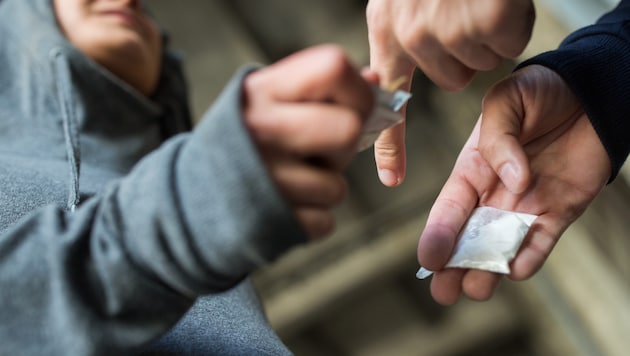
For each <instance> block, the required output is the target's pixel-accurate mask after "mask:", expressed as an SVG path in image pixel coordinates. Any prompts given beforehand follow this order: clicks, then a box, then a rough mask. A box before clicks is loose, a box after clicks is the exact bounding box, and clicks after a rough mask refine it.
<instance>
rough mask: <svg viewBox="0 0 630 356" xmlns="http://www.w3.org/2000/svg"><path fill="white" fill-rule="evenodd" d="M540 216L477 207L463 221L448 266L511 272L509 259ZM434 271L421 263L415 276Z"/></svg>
mask: <svg viewBox="0 0 630 356" xmlns="http://www.w3.org/2000/svg"><path fill="white" fill-rule="evenodd" d="M537 217H538V216H537V215H532V214H525V213H516V212H512V211H507V210H501V209H497V208H492V207H480V208H477V209H475V210H474V211H473V213H472V215H471V216H470V218H469V219H468V221H467V222H466V225H464V228H463V229H462V232H461V234H460V236H459V239H458V241H457V245H456V246H455V251H454V252H453V256H451V259H450V260H449V261H448V263H447V264H446V266H445V268H447V267H456V268H473V269H480V270H485V271H490V272H495V273H501V274H509V273H510V266H509V263H510V262H511V261H512V259H513V258H514V256H516V253H517V252H518V249H519V248H520V247H521V243H522V242H523V239H524V238H525V235H527V232H528V231H529V227H530V226H531V225H532V223H533V222H534V220H536V218H537ZM432 273H433V272H431V271H429V270H427V269H426V268H424V267H421V268H420V270H418V273H417V274H416V277H417V278H419V279H424V278H427V277H428V276H430V275H431V274H432Z"/></svg>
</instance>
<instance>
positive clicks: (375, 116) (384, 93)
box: [358, 86, 411, 151]
mask: <svg viewBox="0 0 630 356" xmlns="http://www.w3.org/2000/svg"><path fill="white" fill-rule="evenodd" d="M374 95H375V98H376V105H375V106H374V110H373V111H372V114H371V115H370V116H369V117H368V118H367V120H366V122H365V127H364V129H363V135H362V136H361V139H360V140H359V147H358V150H359V151H363V150H365V149H366V148H368V147H370V146H372V144H374V141H376V139H377V138H378V135H379V134H380V133H381V131H383V130H385V129H386V128H389V127H392V126H394V125H396V124H399V123H400V122H401V121H402V120H403V116H402V114H401V113H399V112H398V111H399V110H400V108H402V107H403V105H405V103H406V102H407V101H408V100H409V98H411V93H409V92H406V91H403V90H395V91H389V90H387V89H382V88H379V87H377V86H374Z"/></svg>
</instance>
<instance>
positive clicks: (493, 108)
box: [478, 77, 531, 194]
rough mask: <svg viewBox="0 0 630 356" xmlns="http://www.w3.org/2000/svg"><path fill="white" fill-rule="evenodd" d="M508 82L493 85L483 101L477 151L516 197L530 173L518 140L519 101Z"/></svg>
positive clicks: (520, 111)
mask: <svg viewBox="0 0 630 356" xmlns="http://www.w3.org/2000/svg"><path fill="white" fill-rule="evenodd" d="M510 78H511V77H509V78H507V79H505V80H503V81H501V82H499V83H497V84H495V85H494V86H493V87H492V88H490V90H489V91H488V93H487V94H486V96H485V97H484V99H483V108H482V114H481V129H480V132H479V144H478V148H479V152H480V153H481V156H482V157H483V158H484V159H485V160H486V161H487V162H488V164H489V165H490V166H491V167H492V169H493V170H494V172H495V173H496V174H497V176H498V177H499V178H500V179H501V181H502V182H503V184H504V185H505V187H506V188H507V189H508V190H509V191H511V192H512V193H515V194H519V193H522V192H524V191H525V189H527V187H528V186H529V183H530V180H531V172H530V168H529V160H528V158H527V154H526V153H525V150H524V149H523V145H522V143H521V140H520V137H521V133H522V123H523V120H524V118H525V111H524V110H525V108H524V105H523V99H522V96H521V94H520V92H519V90H518V87H517V86H516V85H515V82H514V81H513V80H511V79H510Z"/></svg>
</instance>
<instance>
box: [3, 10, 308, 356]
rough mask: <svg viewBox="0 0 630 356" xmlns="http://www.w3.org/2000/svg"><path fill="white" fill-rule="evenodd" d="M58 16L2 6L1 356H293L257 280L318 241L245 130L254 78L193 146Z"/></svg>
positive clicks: (184, 112)
mask: <svg viewBox="0 0 630 356" xmlns="http://www.w3.org/2000/svg"><path fill="white" fill-rule="evenodd" d="M163 62H164V68H163V70H162V75H161V80H160V84H159V88H158V90H157V92H156V93H155V95H154V96H153V97H152V98H146V97H144V96H142V95H140V94H139V93H138V92H136V91H135V90H134V89H132V88H131V87H130V86H128V85H127V84H126V83H124V82H122V81H121V80H119V79H118V78H117V77H115V76H114V75H112V74H111V73H109V72H108V71H106V70H105V69H104V68H102V67H101V66H99V65H98V64H96V63H95V62H93V61H92V60H90V59H89V58H87V57H86V56H84V55H83V54H82V53H81V52H79V51H78V50H77V49H76V48H74V47H73V46H72V45H71V44H70V43H69V42H68V41H67V40H66V39H65V37H64V36H63V34H62V33H61V32H60V30H59V29H58V26H57V24H56V21H55V17H54V13H53V10H52V4H51V0H0V202H1V204H2V205H1V208H0V355H94V354H104V355H112V354H117V355H118V354H126V353H137V352H140V353H143V352H144V353H148V352H149V351H148V350H150V352H153V353H161V354H222V355H223V354H239V355H249V354H284V353H288V350H287V349H286V348H285V347H284V345H283V344H282V343H281V342H280V340H279V339H278V337H277V336H276V335H275V334H274V333H273V330H271V328H270V327H269V325H268V323H267V321H266V319H265V317H264V314H263V311H262V308H261V306H260V304H259V301H258V300H257V299H256V296H255V291H254V290H253V288H252V286H251V283H250V282H249V280H248V279H247V275H248V274H249V273H250V272H252V271H253V270H254V269H256V268H257V267H259V266H260V265H262V264H265V263H268V262H270V261H272V260H274V259H275V258H276V257H278V256H279V255H280V254H281V253H283V252H284V251H286V250H287V249H289V248H291V247H292V246H294V245H296V244H298V243H301V242H304V241H305V240H306V239H305V234H304V231H303V229H302V228H301V227H300V226H299V224H298V223H297V221H296V220H295V218H294V216H293V215H292V213H291V212H290V210H289V209H288V207H287V205H286V203H285V202H284V201H283V200H282V198H281V197H280V195H279V193H278V191H277V189H276V187H275V186H274V185H273V182H272V181H271V179H270V177H269V176H268V173H267V172H266V170H265V168H264V165H263V164H262V162H261V160H260V157H259V156H258V154H257V151H256V148H255V146H254V144H253V143H252V140H251V138H250V136H249V134H248V132H247V130H246V128H245V127H244V125H243V121H242V114H241V111H240V106H241V105H240V102H239V100H240V92H241V87H240V85H241V81H242V79H243V77H244V76H245V75H246V74H247V73H248V71H247V70H243V71H241V72H240V73H238V74H237V75H236V76H235V77H234V79H233V80H232V81H231V82H230V83H229V84H228V85H227V87H226V89H225V90H224V92H223V93H222V95H221V96H220V97H219V98H218V99H217V101H216V103H215V104H214V105H213V106H212V108H211V109H210V110H209V111H208V112H207V113H206V114H205V115H204V117H203V118H202V120H201V121H200V124H199V125H198V126H197V127H196V128H195V129H194V130H193V131H192V132H191V131H189V128H190V118H189V117H188V107H187V99H186V96H185V92H186V91H185V84H184V81H183V79H182V77H181V71H180V68H179V64H178V61H177V58H176V57H175V56H174V55H172V54H169V53H164V59H163Z"/></svg>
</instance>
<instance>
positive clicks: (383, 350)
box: [149, 0, 630, 356]
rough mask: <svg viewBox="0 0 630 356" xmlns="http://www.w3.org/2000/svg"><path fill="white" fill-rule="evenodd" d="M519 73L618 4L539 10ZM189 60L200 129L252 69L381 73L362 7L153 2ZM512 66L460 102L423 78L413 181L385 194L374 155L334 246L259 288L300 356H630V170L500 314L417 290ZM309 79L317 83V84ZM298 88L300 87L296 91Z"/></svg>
mask: <svg viewBox="0 0 630 356" xmlns="http://www.w3.org/2000/svg"><path fill="white" fill-rule="evenodd" d="M535 3H536V9H537V22H536V26H535V30H534V35H533V38H532V41H531V43H530V45H529V47H528V48H527V50H526V51H525V53H524V54H523V56H522V58H521V59H523V58H526V57H529V56H531V55H534V54H536V53H539V52H542V51H545V50H549V49H553V48H555V47H556V46H557V45H558V44H559V42H560V41H561V40H562V39H563V38H564V37H565V36H566V35H567V34H568V33H569V32H570V31H572V30H573V29H576V28H578V27H580V26H584V25H588V24H590V23H592V22H594V21H595V20H596V19H597V18H598V17H599V16H600V15H601V14H603V13H604V12H605V11H607V10H609V9H611V8H612V7H614V5H615V4H616V3H617V1H614V0H538V1H535ZM149 4H150V6H151V9H152V11H153V12H154V14H155V16H156V17H157V19H158V21H159V22H160V23H161V24H162V25H163V26H164V27H165V28H166V29H167V30H168V31H169V32H170V34H171V40H172V47H174V48H176V49H178V50H180V51H181V52H182V54H183V55H184V57H185V61H186V65H187V67H186V70H187V72H188V76H189V79H190V86H191V90H192V105H193V108H194V112H195V116H196V117H199V116H200V115H201V114H202V113H203V112H204V111H205V110H206V108H207V107H208V106H209V105H210V104H211V103H212V101H213V100H214V98H215V97H216V96H217V94H218V93H219V92H220V91H221V89H222V88H223V86H224V85H225V83H226V82H227V81H228V80H229V78H230V77H231V76H232V74H233V73H234V71H235V70H236V69H237V68H238V67H240V66H241V65H243V64H246V63H251V62H257V63H262V64H265V63H271V62H273V61H275V60H277V59H279V58H281V57H284V56H286V55H287V54H290V53H292V52H294V51H297V50H299V49H302V48H304V47H308V46H311V45H315V44H320V43H331V42H332V43H337V44H339V45H341V46H343V47H344V48H345V49H346V50H347V51H348V53H349V54H350V56H351V58H352V59H353V60H354V61H355V62H356V64H357V65H360V66H363V65H367V64H368V61H369V56H368V47H367V45H368V44H367V33H366V25H365V16H364V11H365V4H366V1H365V0H318V1H300V0H258V1H248V0H187V1H185V2H179V1H177V2H176V1H169V0H152V1H150V2H149ZM514 65H515V63H505V65H504V66H503V67H502V68H500V69H498V70H496V71H494V72H492V73H482V74H479V75H478V76H477V77H476V78H475V80H474V81H473V83H472V84H471V85H470V86H469V87H467V88H466V89H465V90H462V91H460V92H457V93H449V92H445V91H443V90H439V89H437V88H436V87H435V86H433V85H432V84H431V82H429V81H428V80H427V79H426V78H425V77H424V76H423V75H422V74H421V73H417V75H416V78H415V79H414V87H413V90H412V91H413V94H414V97H413V99H412V100H411V102H410V107H409V109H408V123H407V125H408V134H407V145H408V146H407V147H408V155H409V159H408V165H409V168H408V176H407V179H406V181H405V183H404V184H403V185H402V186H401V187H399V188H395V189H390V188H384V187H383V186H381V184H380V183H379V182H378V178H377V176H376V170H375V165H374V160H373V153H372V150H371V149H370V150H367V151H366V152H363V153H362V154H360V155H359V157H357V159H356V160H355V161H354V163H353V164H352V166H351V167H350V169H349V171H348V173H347V175H348V180H349V182H350V186H351V193H350V196H349V198H348V199H347V200H346V202H345V203H344V204H343V206H341V207H340V208H339V209H338V211H337V215H338V229H337V231H336V233H335V234H334V235H333V236H331V237H330V238H329V239H327V240H326V241H323V242H320V243H316V244H311V245H308V246H304V247H300V248H297V249H295V250H293V251H291V252H290V253H289V254H287V255H286V256H285V257H283V258H282V259H281V260H279V261H277V262H276V263H274V264H273V265H270V266H268V267H266V268H265V269H263V270H261V271H259V272H258V273H257V274H256V275H255V282H256V284H257V285H258V287H259V290H260V293H261V296H262V298H263V302H264V304H265V307H266V310H267V313H268V316H269V319H270V321H271V323H272V324H273V326H274V328H275V329H276V330H277V331H278V333H279V334H280V336H281V337H282V338H283V340H284V341H285V342H286V343H287V345H289V347H290V348H291V349H292V350H293V351H294V352H295V353H296V355H298V356H299V355H306V356H309V355H366V356H367V355H375V356H376V355H449V356H453V355H627V354H629V353H630V348H629V346H630V341H629V340H630V283H629V278H630V261H629V257H630V238H629V236H628V235H629V234H630V221H629V219H628V212H629V211H630V210H629V207H630V189H629V188H628V184H629V183H630V170H628V168H626V170H625V171H624V172H623V173H622V174H621V175H620V176H619V178H618V179H617V180H616V181H615V183H613V184H611V185H609V186H608V187H607V188H606V189H605V191H604V192H603V193H602V194H601V195H600V196H599V197H598V198H597V200H596V202H595V203H594V204H592V205H591V207H590V208H589V209H588V210H587V212H586V213H585V214H584V215H583V217H582V218H581V219H580V220H579V221H578V222H576V223H575V224H574V225H573V226H572V227H571V228H570V229H569V231H567V232H566V233H565V234H564V236H563V238H562V239H561V240H560V242H559V244H558V245H557V247H556V249H555V250H554V252H553V253H552V255H551V257H550V258H549V260H548V261H547V263H546V265H545V267H544V268H543V269H542V270H541V271H540V272H539V273H538V274H537V275H536V276H535V277H534V278H532V279H531V280H528V281H526V282H518V283H515V282H510V281H507V280H505V281H503V282H502V284H501V285H500V287H499V289H498V291H497V293H496V294H495V296H494V297H493V298H492V299H491V300H490V301H488V302H484V303H477V302H471V301H469V300H466V299H463V300H461V301H460V302H459V303H458V304H457V305H455V306H451V307H442V306H439V305H437V304H436V303H435V302H433V301H432V299H431V297H430V294H429V290H428V288H429V281H428V280H425V281H419V280H416V279H415V272H416V270H417V268H418V264H417V261H416V257H415V256H416V245H417V239H418V236H419V235H420V232H421V231H422V228H423V226H424V222H425V218H426V216H427V212H428V210H429V209H430V207H431V204H432V202H433V200H434V199H435V197H436V195H437V194H438V192H439V190H440V188H441V187H442V184H443V183H444V181H445V180H446V178H447V176H448V174H449V173H450V170H451V167H452V165H453V163H454V161H455V158H456V156H457V154H458V152H459V149H460V148H461V146H462V145H463V142H464V140H465V139H466V138H467V137H468V134H469V133H470V131H471V129H472V126H473V123H474V122H475V121H476V119H477V116H478V115H479V112H480V102H481V98H482V97H483V94H484V92H485V91H486V90H487V88H488V87H489V86H490V85H491V84H492V83H494V82H496V81H497V80H499V79H500V78H502V77H503V76H505V75H506V74H508V73H509V72H510V71H511V69H512V68H513V66H514ZM305 70H308V69H305ZM286 80H291V78H286Z"/></svg>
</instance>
